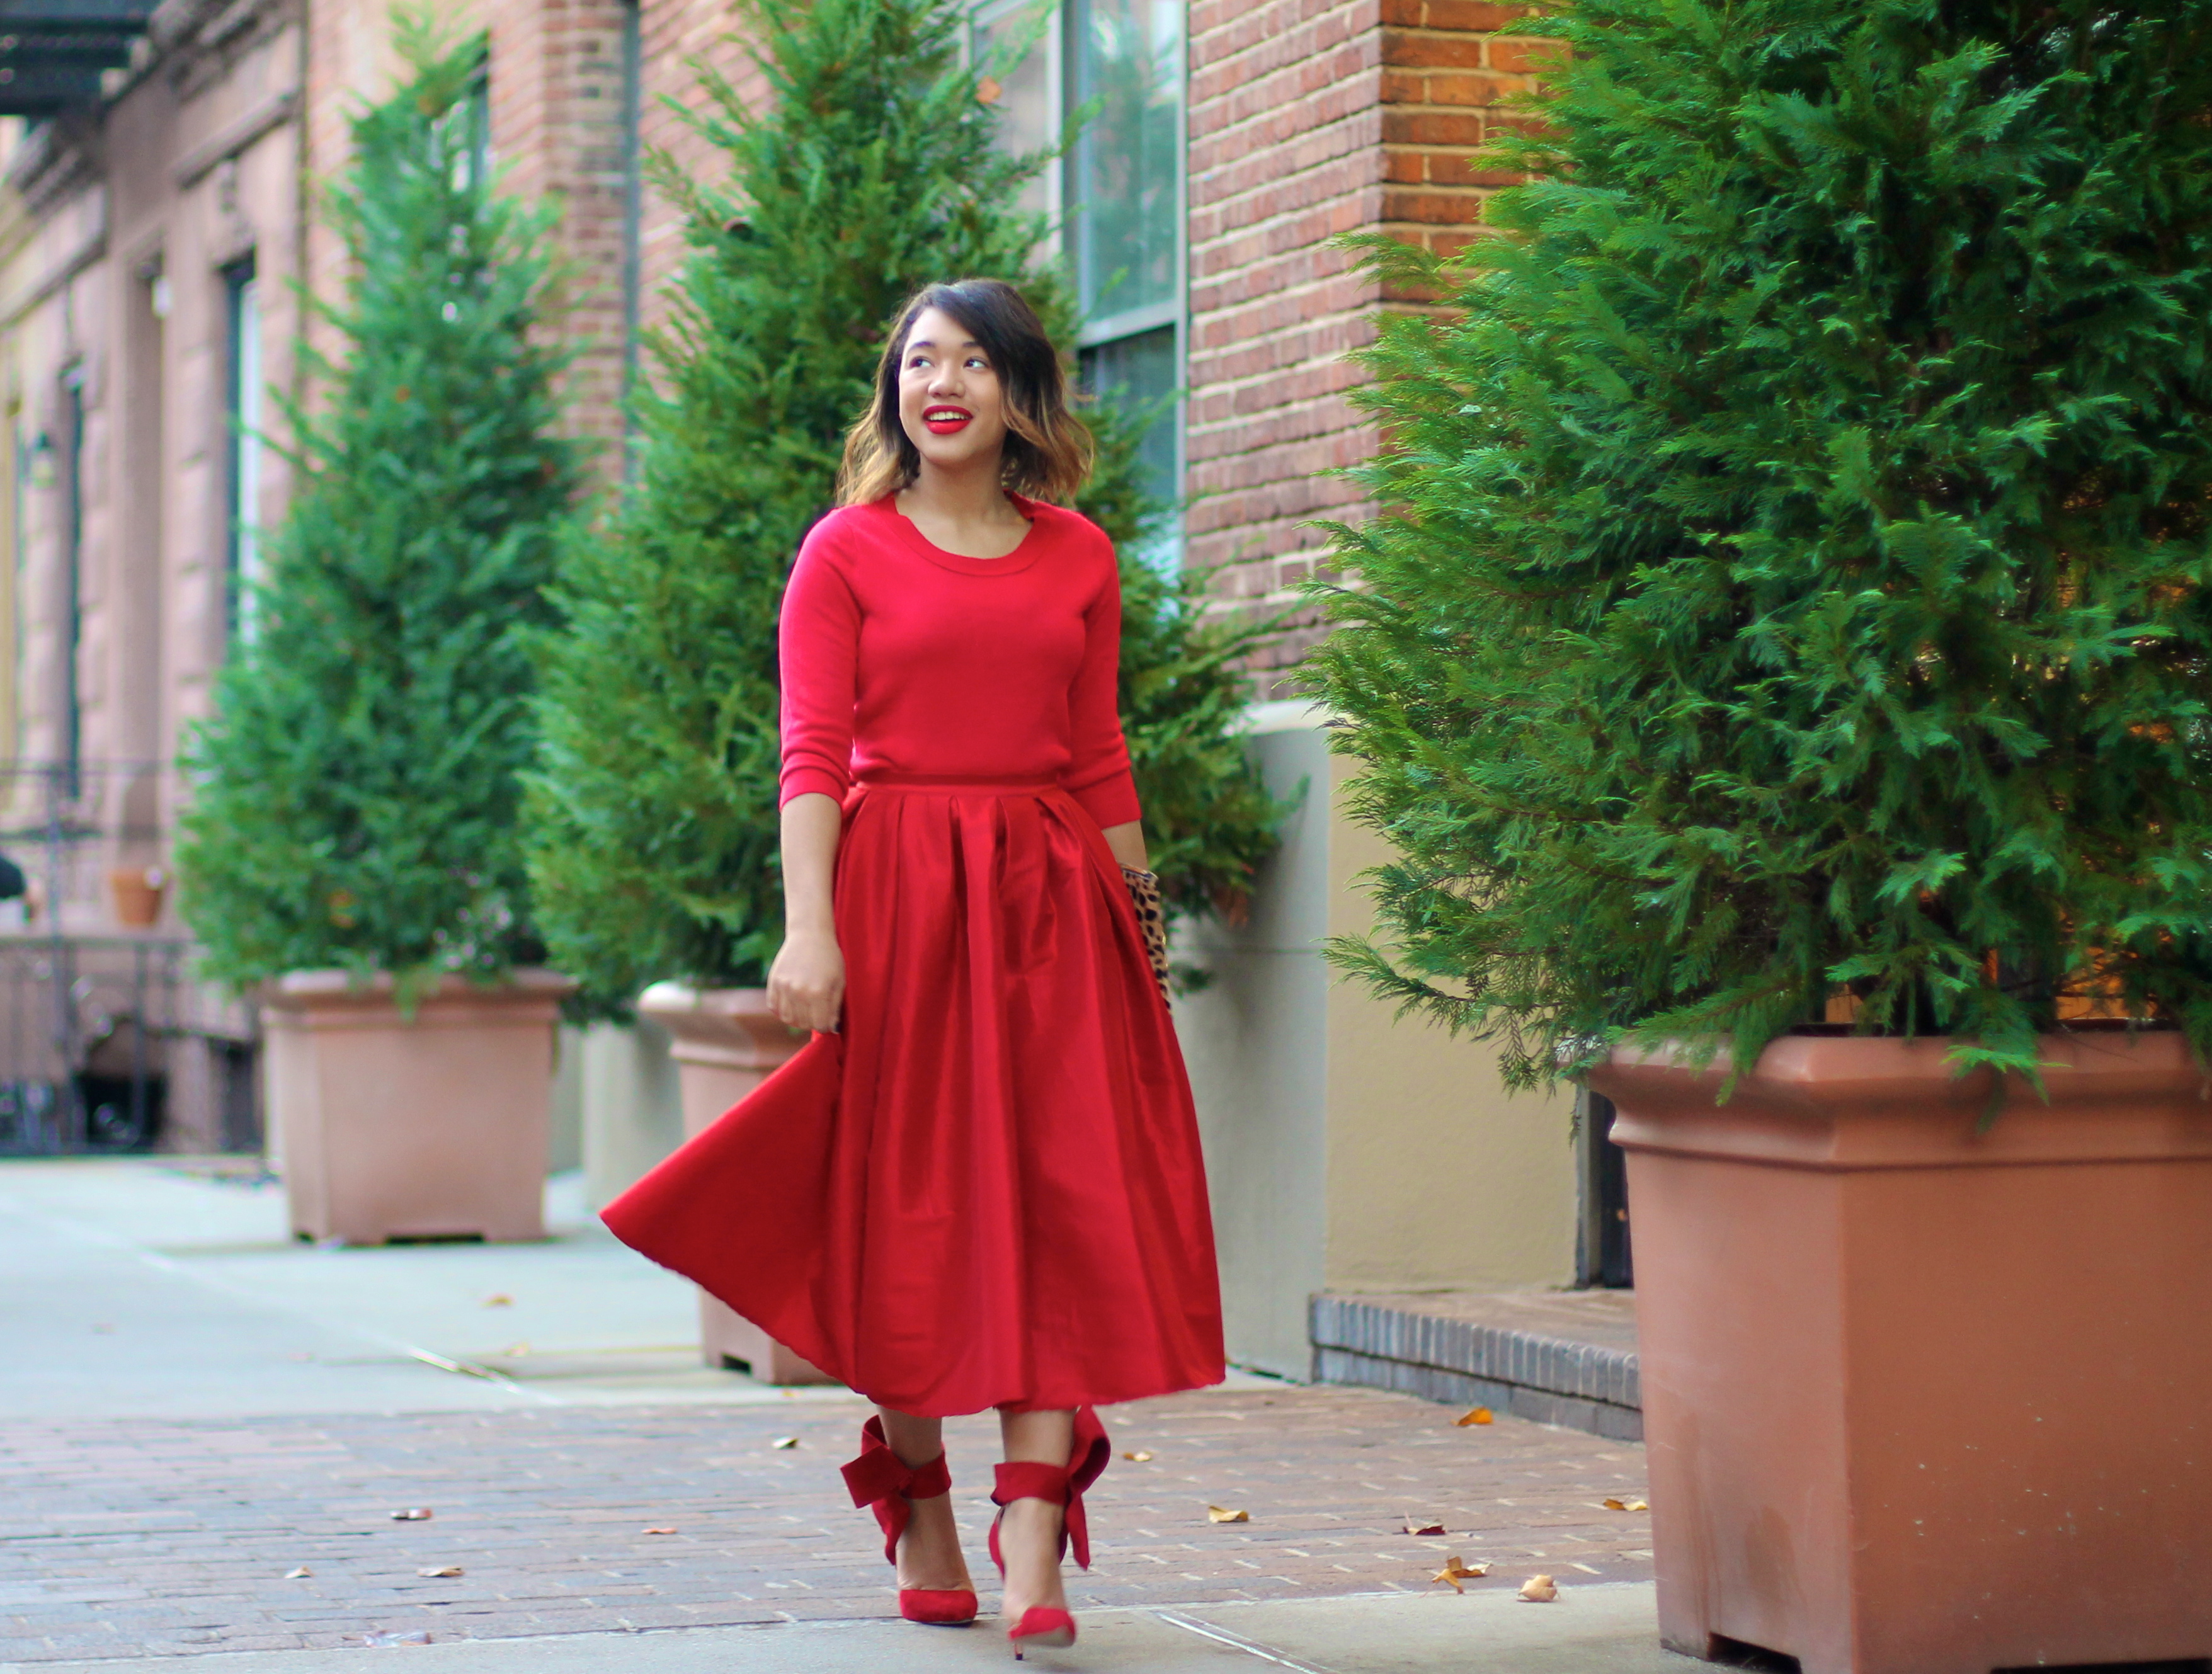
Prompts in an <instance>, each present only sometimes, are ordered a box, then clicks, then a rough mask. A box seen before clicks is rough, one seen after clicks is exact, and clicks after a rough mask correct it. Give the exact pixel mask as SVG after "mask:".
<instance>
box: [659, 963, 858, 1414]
mask: <svg viewBox="0 0 2212 1674" xmlns="http://www.w3.org/2000/svg"><path fill="white" fill-rule="evenodd" d="M637 1009H638V1012H639V1014H640V1015H641V1016H647V1017H650V1018H651V1019H653V1022H656V1023H659V1025H660V1026H661V1027H662V1028H665V1029H666V1030H667V1031H668V1033H669V1034H670V1035H671V1037H672V1038H673V1040H674V1042H675V1044H674V1046H672V1047H671V1050H670V1053H669V1055H670V1056H671V1058H674V1059H675V1060H676V1075H677V1080H678V1083H679V1084H680V1086H681V1087H682V1089H683V1096H684V1137H685V1138H687V1139H688V1138H690V1137H691V1136H692V1135H693V1134H696V1133H698V1132H701V1131H703V1130H705V1129H707V1128H708V1127H711V1126H713V1125H714V1122H715V1121H716V1120H717V1119H719V1118H720V1116H721V1115H722V1114H723V1113H724V1112H726V1111H727V1110H728V1109H729V1107H731V1106H732V1105H733V1104H735V1103H737V1102H738V1100H740V1099H742V1098H744V1096H745V1095H746V1094H748V1093H750V1092H751V1091H752V1090H753V1089H754V1088H756V1087H757V1086H759V1085H760V1084H761V1083H762V1082H763V1081H765V1080H767V1079H768V1077H769V1073H770V1072H771V1071H774V1070H775V1069H776V1068H778V1067H779V1066H780V1065H781V1064H783V1063H784V1061H785V1060H786V1059H787V1058H790V1057H791V1055H792V1054H793V1053H794V1052H797V1051H798V1050H799V1048H800V1047H801V1046H805V1044H806V1038H807V1037H806V1034H805V1032H804V1031H803V1030H793V1029H789V1028H785V1027H784V1026H783V1024H781V1022H777V1021H776V1019H775V1015H774V1014H773V1013H772V1012H770V1011H769V1009H768V991H767V990H766V989H763V988H705V989H693V988H687V987H685V986H684V985H683V984H681V983H677V982H656V983H655V984H653V986H652V987H650V988H648V989H647V990H646V991H645V993H644V995H643V997H642V998H640V999H639V1001H638V1004H637ZM699 1350H700V1353H701V1355H702V1357H703V1358H704V1359H705V1360H706V1362H707V1364H708V1365H709V1366H733V1367H737V1368H741V1369H743V1370H745V1371H748V1372H750V1373H751V1374H752V1375H753V1376H754V1377H756V1378H757V1379H758V1380H760V1381H761V1382H763V1383H778V1384H781V1383H833V1382H835V1381H836V1380H835V1379H833V1378H831V1377H829V1375H828V1374H825V1373H824V1372H823V1371H822V1370H821V1369H820V1368H818V1367H817V1366H815V1365H814V1364H813V1363H812V1362H810V1361H806V1360H803V1359H801V1358H800V1357H799V1356H797V1355H795V1354H793V1353H792V1351H791V1350H788V1349H787V1348H785V1347H784V1346H783V1344H781V1343H778V1342H777V1341H776V1340H775V1338H774V1337H770V1336H769V1334H768V1333H767V1332H766V1331H763V1330H762V1329H761V1328H760V1327H759V1326H758V1325H754V1324H753V1323H752V1322H751V1321H750V1320H749V1319H744V1317H743V1316H742V1315H740V1314H738V1313H732V1311H731V1309H730V1308H729V1307H728V1306H727V1305H726V1304H725V1303H722V1302H720V1301H716V1300H715V1299H714V1297H712V1296H710V1295H708V1294H707V1293H706V1292H705V1291H703V1290H702V1291H701V1292H700V1293H699Z"/></svg>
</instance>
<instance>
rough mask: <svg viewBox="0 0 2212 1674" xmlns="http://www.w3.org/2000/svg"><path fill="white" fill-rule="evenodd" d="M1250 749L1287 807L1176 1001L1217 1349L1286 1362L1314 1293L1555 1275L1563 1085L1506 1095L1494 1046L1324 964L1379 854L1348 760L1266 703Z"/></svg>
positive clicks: (1352, 926) (1188, 952)
mask: <svg viewBox="0 0 2212 1674" xmlns="http://www.w3.org/2000/svg"><path fill="white" fill-rule="evenodd" d="M1255 723H1256V725H1255V733H1254V736H1253V738H1252V748H1253V751H1254V754H1255V758H1256V759H1257V760H1258V761H1259V762H1260V764H1261V770H1262V772H1263V773H1265V774H1266V775H1267V779H1268V782H1269V785H1271V787H1272V788H1273V791H1274V792H1275V794H1276V795H1277V796H1278V797H1279V798H1284V799H1285V800H1286V801H1290V802H1291V803H1292V804H1294V805H1293V808H1292V810H1291V814H1290V815H1289V816H1288V818H1287V819H1286V820H1285V824H1284V828H1283V832H1284V844H1283V848H1282V851H1281V852H1280V853H1279V855H1278V856H1277V857H1276V858H1275V859H1274V860H1273V862H1272V863H1271V864H1270V865H1269V866H1268V868H1267V871H1266V873H1265V874H1264V875H1263V876H1262V877H1261V880H1260V882H1259V887H1258V889H1257V892H1256V895H1255V904H1254V910H1253V913H1252V916H1251V919H1250V921H1249V923H1248V924H1246V925H1243V926H1241V927H1239V928H1237V929H1235V930H1231V929H1229V928H1228V927H1226V926H1224V925H1203V926H1199V927H1196V928H1195V929H1194V930H1193V931H1190V932H1189V933H1188V934H1187V935H1186V936H1185V937H1184V938H1183V943H1182V947H1181V949H1180V951H1179V956H1181V957H1183V958H1187V959H1188V960H1190V961H1192V962H1193V963H1195V964H1198V965H1200V966H1201V967H1204V968H1206V969H1207V970H1208V971H1210V972H1211V973H1212V982H1211V983H1210V984H1209V986H1206V988H1205V989H1203V990H1202V991H1200V992H1197V993H1195V994H1192V995H1188V996H1186V997H1184V998H1181V999H1179V1000H1177V1002H1176V1024H1177V1028H1178V1029H1179V1030H1180V1032H1181V1034H1182V1043H1183V1051H1184V1054H1185V1058H1186V1059H1187V1061H1188V1064H1189V1066H1190V1071H1191V1083H1192V1089H1193V1091H1194V1095H1196V1098H1197V1101H1198V1111H1199V1124H1200V1131H1201V1132H1202V1134H1203V1136H1204V1137H1205V1142H1206V1166H1207V1169H1208V1172H1209V1175H1210V1177H1211V1180H1212V1192H1213V1206H1214V1222H1215V1234H1216V1238H1217V1240H1218V1245H1219V1249H1220V1258H1221V1274H1222V1295H1223V1304H1224V1307H1225V1313H1226V1316H1227V1326H1228V1334H1229V1346H1230V1355H1231V1358H1232V1359H1233V1360H1236V1361H1237V1362H1240V1363H1242V1364H1245V1365H1249V1366H1255V1367H1258V1368H1262V1369H1265V1370H1268V1371H1273V1372H1277V1373H1281V1374H1286V1375H1290V1376H1294V1377H1302V1376H1304V1375H1305V1374H1306V1372H1307V1370H1308V1368H1309V1363H1310V1351H1309V1348H1308V1341H1307V1326H1306V1307H1307V1302H1308V1300H1309V1299H1310V1297H1311V1296H1312V1295H1313V1294H1314V1293H1315V1292H1316V1291H1319V1290H1323V1289H1329V1290H1340V1291H1342V1290H1383V1289H1459V1288H1480V1289H1508V1288H1520V1287H1528V1286H1544V1285H1564V1284H1568V1283H1572V1281H1573V1278H1574V1269H1575V1240H1576V1232H1577V1216H1578V1212H1579V1210H1578V1203H1577V1194H1576V1168H1575V1151H1574V1147H1573V1143H1572V1134H1571V1119H1570V1112H1571V1101H1569V1100H1568V1099H1567V1098H1566V1097H1565V1095H1553V1096H1549V1097H1546V1096H1543V1095H1508V1094H1507V1093H1506V1091H1505V1090H1504V1086H1503V1084H1502V1083H1501V1082H1500V1080H1499V1078H1498V1069H1497V1057H1496V1053H1495V1052H1494V1051H1492V1049H1490V1048H1488V1047H1486V1046H1483V1045H1481V1044H1480V1043H1477V1042H1474V1041H1469V1040H1455V1039H1453V1038H1452V1037H1451V1036H1450V1035H1449V1034H1448V1033H1447V1032H1446V1031H1445V1030H1443V1028H1439V1027H1437V1026H1436V1025H1434V1024H1431V1023H1429V1022H1423V1021H1421V1020H1419V1019H1413V1018H1407V1019H1404V1020H1396V1019H1394V1016H1393V1008H1392V1007H1390V1006H1389V1005H1388V1004H1383V1003H1382V1002H1379V1001H1377V1000H1376V999H1374V998H1370V996H1369V995H1368V994H1367V993H1366V992H1364V990H1362V989H1359V988H1358V987H1356V986H1352V985H1351V984H1348V983H1346V982H1343V981H1340V980H1337V978H1336V976H1335V973H1334V972H1333V971H1332V970H1331V969H1330V968H1329V967H1328V965H1327V964H1326V962H1325V961H1324V960H1323V958H1322V952H1321V948H1322V943H1323V941H1324V940H1325V939H1326V938H1327V937H1329V936H1332V935H1342V934H1346V933H1352V932H1356V931H1361V930H1364V929H1365V928H1366V927H1367V923H1368V919H1367V911H1366V897H1365V896H1364V894H1362V893H1361V892H1360V891H1359V889H1358V882H1357V880H1358V874H1359V873H1360V872H1361V871H1362V870H1364V869H1365V868H1367V867H1369V866H1371V865H1373V864H1376V863H1377V862H1378V861H1379V860H1381V859H1382V858H1383V848H1382V846H1381V844H1380V843H1379V841H1378V840H1376V839H1375V838H1374V837H1373V836H1372V835H1371V834H1369V833H1367V832H1365V831H1364V829H1362V828H1358V827H1356V826H1354V825H1353V824H1352V822H1350V821H1348V820H1346V818H1345V817H1344V815H1343V812H1342V806H1341V804H1342V794H1341V792H1342V789H1343V785H1344V783H1345V780H1346V776H1347V774H1348V773H1350V771H1352V768H1353V767H1355V766H1356V764H1355V763H1352V762H1349V761H1346V760H1345V759H1344V758H1341V757H1336V756H1333V755H1330V753H1329V751H1328V747H1327V740H1326V737H1325V734H1324V733H1323V731H1322V728H1321V726H1320V725H1318V724H1317V718H1316V717H1315V716H1314V715H1313V714H1312V713H1311V712H1310V711H1307V710H1305V709H1304V708H1303V707H1297V706H1292V705H1284V704H1270V705H1265V706H1262V707H1261V709H1260V710H1259V711H1258V712H1257V713H1256V714H1255Z"/></svg>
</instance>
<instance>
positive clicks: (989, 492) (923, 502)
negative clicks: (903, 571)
mask: <svg viewBox="0 0 2212 1674" xmlns="http://www.w3.org/2000/svg"><path fill="white" fill-rule="evenodd" d="M999 476H1000V471H999V467H998V462H997V461H996V460H993V461H991V462H990V469H989V470H987V471H986V470H981V469H978V470H971V471H957V472H955V471H947V470H939V469H937V468H936V467H934V466H933V465H932V464H930V463H929V462H928V461H927V459H925V460H923V461H922V465H921V474H920V475H919V476H916V477H915V480H914V482H913V484H912V485H911V486H910V487H908V488H902V489H901V490H900V491H899V493H898V494H897V496H896V500H895V501H894V504H896V506H897V507H898V509H899V510H900V512H901V513H903V514H904V515H905V517H906V518H907V519H908V522H910V523H912V524H913V525H914V526H915V528H917V529H919V530H920V531H921V532H922V534H923V535H924V536H925V537H927V538H928V539H929V540H930V541H931V542H932V543H933V544H935V545H937V546H939V547H942V548H943V549H945V551H947V552H957V553H958V554H960V555H962V556H963V557H966V558H1003V557H1005V556H1006V555H1007V554H1009V553H1011V552H1012V550H1013V549H1015V548H1016V547H1018V546H1019V545H1020V544H1021V543H1022V537H1023V536H1024V535H1026V534H1027V533H1028V532H1029V524H1028V520H1027V519H1024V517H1023V516H1022V513H1021V510H1020V508H1019V507H1018V506H1016V505H1015V504H1014V503H1013V501H1012V500H1009V499H1007V498H1006V490H1005V489H1003V488H1000V486H999Z"/></svg>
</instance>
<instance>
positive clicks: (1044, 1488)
mask: <svg viewBox="0 0 2212 1674" xmlns="http://www.w3.org/2000/svg"><path fill="white" fill-rule="evenodd" d="M1113 1456H1114V1450H1113V1445H1112V1443H1110V1442H1109V1441H1108V1440H1107V1439H1106V1427H1105V1426H1104V1425H1103V1424H1102V1423H1100V1422H1098V1415H1097V1413H1095V1412H1093V1411H1092V1410H1091V1409H1090V1408H1089V1407H1078V1408H1077V1409H1076V1410H1075V1442H1074V1446H1073V1447H1071V1448H1070V1449H1069V1450H1068V1455H1067V1464H1066V1465H1065V1466H1061V1465H1033V1464H1029V1463H1020V1464H1014V1465H1000V1467H999V1470H998V1483H997V1485H996V1486H995V1487H994V1489H992V1490H991V1503H992V1504H993V1505H994V1506H996V1507H999V1514H998V1516H996V1517H994V1518H993V1519H991V1562H993V1563H995V1564H996V1565H998V1566H999V1574H1000V1577H1001V1578H1002V1579H1003V1578H1004V1577H1005V1575H1006V1559H1005V1558H1003V1557H1002V1556H1000V1553H999V1525H1000V1522H1002V1521H1003V1520H1004V1519H1005V1518H1006V1507H1008V1506H1009V1505H1011V1504H1012V1503H1013V1501H1016V1500H1043V1501H1047V1502H1048V1503H1049V1504H1052V1505H1056V1506H1058V1507H1060V1508H1061V1514H1060V1556H1062V1557H1066V1556H1067V1549H1068V1547H1069V1546H1070V1545H1071V1544H1072V1545H1073V1547H1074V1548H1075V1561H1076V1562H1077V1563H1078V1564H1079V1565H1081V1566H1082V1567H1083V1568H1085V1569H1088V1568H1091V1529H1090V1525H1089V1524H1088V1523H1087V1522H1086V1521H1085V1518H1084V1514H1083V1490H1084V1489H1086V1488H1089V1487H1090V1486H1091V1483H1095V1482H1097V1480H1098V1477H1099V1474H1100V1473H1101V1472H1102V1471H1104V1470H1105V1469H1106V1462H1107V1460H1109V1459H1111V1458H1113ZM1006 1638H1007V1640H1008V1641H1010V1642H1011V1643H1012V1646H1013V1647H1014V1660H1015V1661H1017V1662H1019V1661H1022V1660H1024V1658H1023V1654H1022V1653H1024V1651H1026V1650H1028V1649H1029V1648H1030V1647H1031V1646H1036V1647H1039V1648H1042V1649H1051V1650H1057V1649H1059V1648H1060V1647H1065V1646H1069V1645H1073V1644H1074V1643H1075V1618H1074V1617H1073V1616H1071V1615H1069V1614H1068V1613H1067V1612H1066V1610H1048V1609H1047V1608H1046V1607H1045V1606H1043V1605H1042V1604H1036V1605H1032V1606H1031V1607H1030V1608H1029V1609H1028V1610H1024V1611H1023V1612H1022V1616H1021V1620H1020V1621H1018V1622H1012V1623H1010V1624H1009V1625H1008V1626H1007V1629H1006Z"/></svg>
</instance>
